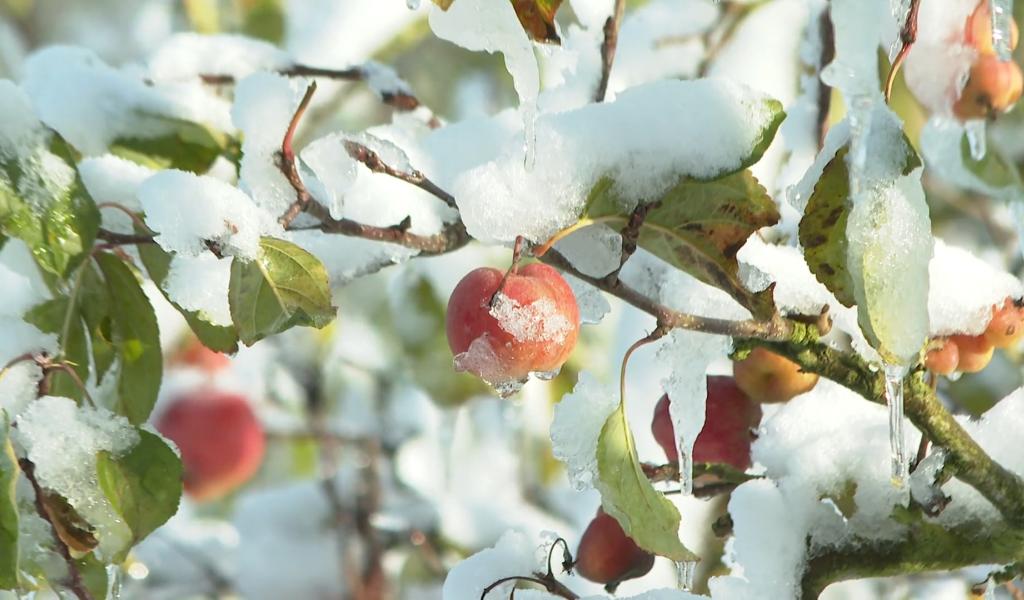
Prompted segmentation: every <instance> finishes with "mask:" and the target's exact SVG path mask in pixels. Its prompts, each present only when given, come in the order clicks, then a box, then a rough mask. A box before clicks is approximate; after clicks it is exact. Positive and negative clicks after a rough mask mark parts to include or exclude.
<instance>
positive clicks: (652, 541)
mask: <svg viewBox="0 0 1024 600" xmlns="http://www.w3.org/2000/svg"><path fill="white" fill-rule="evenodd" d="M597 471H598V478H599V481H598V483H597V489H598V491H599V492H601V506H602V507H603V508H604V511H605V512H606V513H608V514H609V515H611V516H613V517H615V520H616V521H618V522H619V525H621V526H622V530H623V531H625V532H626V534H627V535H629V537H631V538H633V541H634V542H636V544H637V545H638V546H640V547H641V548H643V549H644V550H647V551H648V552H652V553H654V554H657V555H659V556H665V557H667V558H669V559H671V560H674V561H676V562H684V561H695V560H698V557H697V555H696V554H694V553H693V552H690V551H689V550H687V549H686V547H685V546H683V543H682V542H681V541H680V540H679V523H680V516H679V511H678V510H677V509H676V507H675V505H674V504H672V502H671V501H670V500H669V499H668V498H666V497H665V495H664V494H661V493H660V492H658V491H657V490H655V489H654V486H652V485H651V482H650V481H649V480H648V479H647V475H646V474H644V472H643V469H641V467H640V460H639V459H638V458H637V454H636V447H635V445H634V442H633V434H632V432H630V430H629V424H628V423H627V422H626V413H625V410H624V407H623V405H622V404H621V403H620V404H619V407H618V409H616V410H615V412H613V413H612V414H611V416H609V417H608V420H607V421H606V422H605V424H604V427H603V428H602V429H601V436H600V437H599V438H598V441H597Z"/></svg>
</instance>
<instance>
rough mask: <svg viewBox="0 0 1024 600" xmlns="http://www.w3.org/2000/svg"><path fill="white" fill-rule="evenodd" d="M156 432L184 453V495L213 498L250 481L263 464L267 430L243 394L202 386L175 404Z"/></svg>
mask: <svg viewBox="0 0 1024 600" xmlns="http://www.w3.org/2000/svg"><path fill="white" fill-rule="evenodd" d="M156 428H157V430H158V431H159V432H160V433H161V434H162V435H164V437H166V438H167V439H169V440H171V441H172V442H174V443H175V444H176V445H177V446H178V449H179V450H180V451H181V462H182V464H183V465H184V468H185V482H184V483H185V491H186V492H187V493H188V494H189V495H190V496H192V497H193V498H194V499H196V500H200V501H202V500H213V499H216V498H219V497H222V496H224V495H226V494H227V493H228V492H231V491H232V490H234V489H235V488H237V487H239V486H240V485H242V484H243V483H245V482H246V481H248V480H249V479H250V478H251V477H252V476H253V475H254V474H255V473H256V471H257V470H259V467H260V464H261V463H262V461H263V451H264V447H265V443H266V441H265V436H264V433H263V426H262V425H261V424H260V422H259V420H258V419H257V418H256V415H255V414H254V413H253V411H252V408H251V407H250V405H249V402H248V401H247V400H246V399H245V398H244V397H243V396H241V395H239V394H234V393H229V392H224V391H219V390H214V389H209V388H200V389H197V390H194V391H191V392H189V393H187V394H185V395H183V396H180V397H178V398H176V399H174V400H172V401H171V405H170V406H169V407H168V408H167V410H166V411H164V412H163V413H162V414H161V415H160V417H159V418H158V419H157V422H156Z"/></svg>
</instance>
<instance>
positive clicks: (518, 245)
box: [487, 235, 526, 308]
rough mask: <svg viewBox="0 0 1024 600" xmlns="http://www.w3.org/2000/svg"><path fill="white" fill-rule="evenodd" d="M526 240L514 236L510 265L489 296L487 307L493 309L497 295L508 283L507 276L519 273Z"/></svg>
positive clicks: (519, 236)
mask: <svg viewBox="0 0 1024 600" xmlns="http://www.w3.org/2000/svg"><path fill="white" fill-rule="evenodd" d="M525 243H526V238H524V237H523V236H521V235H517V236H516V241H515V244H513V246H512V264H511V266H509V268H508V270H507V271H505V274H504V275H502V276H501V281H499V282H498V287H497V289H495V290H494V293H493V294H491V299H490V301H488V303H487V306H489V307H491V308H494V302H495V300H497V299H498V294H500V293H501V291H502V290H504V289H505V282H506V281H508V276H509V275H515V274H516V273H518V272H519V261H521V260H522V259H523V247H524V246H525Z"/></svg>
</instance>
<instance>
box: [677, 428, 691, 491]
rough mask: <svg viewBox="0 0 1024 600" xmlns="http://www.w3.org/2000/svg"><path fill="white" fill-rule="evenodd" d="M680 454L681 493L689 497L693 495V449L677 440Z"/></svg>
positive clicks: (681, 440)
mask: <svg viewBox="0 0 1024 600" xmlns="http://www.w3.org/2000/svg"><path fill="white" fill-rule="evenodd" d="M677 444H678V447H677V448H676V449H677V450H678V452H679V493H680V494H682V495H684V496H689V495H690V494H692V493H693V452H692V451H691V447H690V446H689V445H688V444H686V443H685V442H684V441H683V438H681V437H680V438H679V439H678V440H677Z"/></svg>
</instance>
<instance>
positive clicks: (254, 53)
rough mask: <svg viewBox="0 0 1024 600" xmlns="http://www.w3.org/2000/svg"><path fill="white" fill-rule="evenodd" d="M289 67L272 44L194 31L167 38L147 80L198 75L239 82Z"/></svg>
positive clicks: (151, 61) (153, 58)
mask: <svg viewBox="0 0 1024 600" xmlns="http://www.w3.org/2000/svg"><path fill="white" fill-rule="evenodd" d="M290 65H291V61H290V60H289V58H288V55H287V54H286V53H285V52H283V51H282V50H280V49H278V48H277V47H275V46H274V45H273V44H269V43H267V42H264V41H261V40H256V39H253V38H249V37H245V36H241V35H232V34H219V35H202V34H199V33H193V32H183V33H176V34H174V35H172V36H171V37H169V38H167V39H166V40H165V41H164V42H163V43H162V44H161V45H160V47H159V48H157V50H156V52H154V53H153V54H152V55H151V56H150V57H149V61H148V63H147V66H148V67H149V75H150V77H151V78H152V79H153V80H154V81H158V82H172V81H181V80H186V79H192V78H195V77H198V76H199V75H229V76H231V77H233V78H235V79H236V80H238V79H243V78H245V77H247V76H249V75H251V74H253V73H255V72H256V71H275V70H280V69H284V68H287V67H288V66H290Z"/></svg>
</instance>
